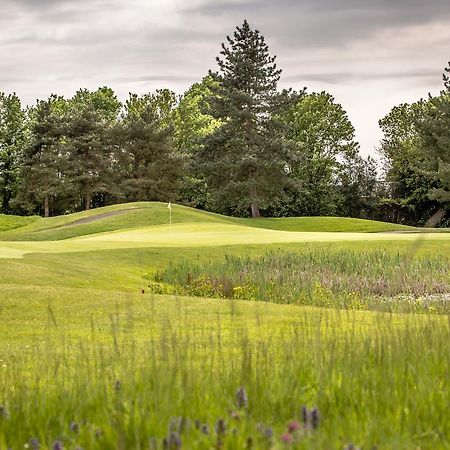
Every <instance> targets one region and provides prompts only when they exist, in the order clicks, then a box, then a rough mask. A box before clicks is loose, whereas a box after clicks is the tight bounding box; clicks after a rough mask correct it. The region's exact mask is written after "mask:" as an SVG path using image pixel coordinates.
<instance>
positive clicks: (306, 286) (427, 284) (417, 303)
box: [150, 248, 450, 312]
mask: <svg viewBox="0 0 450 450" xmlns="http://www.w3.org/2000/svg"><path fill="white" fill-rule="evenodd" d="M154 281H156V282H157V283H161V282H162V283H164V284H166V285H169V286H172V287H173V288H174V289H175V290H176V291H177V292H179V293H184V294H187V295H195V296H209V297H230V298H243V299H247V300H251V299H254V300H262V301H268V302H274V303H287V304H300V305H314V306H329V307H342V308H354V309H363V308H364V309H371V308H378V309H379V308H381V309H392V308H394V309H395V310H400V311H401V310H403V311H411V310H413V311H414V310H428V311H440V312H448V311H449V307H448V301H446V300H445V296H443V297H442V298H441V299H440V297H439V295H437V296H434V297H433V294H448V293H450V256H449V255H446V254H442V253H441V254H426V255H422V256H421V257H416V258H412V257H411V256H410V255H408V253H407V252H405V251H398V250H397V251H390V250H387V249H376V250H370V251H361V250H349V249H343V250H342V249H341V250H338V251H333V250H330V249H314V248H311V249H307V250H303V251H302V252H289V251H275V252H273V251H272V252H268V253H266V254H264V255H263V256H260V257H248V256H236V255H226V256H225V257H224V258H223V259H222V260H217V259H216V260H212V261H211V262H209V263H204V262H202V263H197V262H195V261H193V260H188V259H185V260H183V261H181V262H176V263H173V264H171V265H169V266H168V267H167V268H166V269H165V270H164V271H162V272H158V273H157V274H156V275H155V277H154ZM163 288H164V285H160V284H150V289H152V290H154V291H155V292H157V291H158V289H163ZM166 288H167V287H166ZM169 289H170V288H169Z"/></svg>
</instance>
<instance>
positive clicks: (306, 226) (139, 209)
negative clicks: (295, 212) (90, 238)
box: [0, 202, 414, 241]
mask: <svg viewBox="0 0 450 450" xmlns="http://www.w3.org/2000/svg"><path fill="white" fill-rule="evenodd" d="M25 219H28V218H25ZM168 222H169V211H168V209H167V204H165V203H158V202H138V203H126V204H121V205H114V206H107V207H104V208H98V209H95V210H91V211H84V212H80V213H75V214H68V215H65V216H58V217H51V218H47V219H43V218H39V219H37V220H36V219H34V220H33V221H30V222H26V221H24V223H23V225H26V224H28V225H27V226H25V227H24V226H22V228H21V229H20V230H11V231H9V232H3V233H1V234H0V240H4V241H5V240H10V241H13V240H20V241H48V240H61V239H68V238H73V237H77V236H85V235H90V234H95V233H105V232H109V231H117V230H125V229H131V228H141V227H148V226H155V225H167V224H168ZM172 222H173V224H175V225H179V224H188V223H189V224H190V223H211V224H213V223H215V224H229V225H240V226H244V227H251V228H262V229H268V230H277V231H294V232H311V231H314V232H384V231H407V230H414V228H413V227H406V226H404V225H397V224H390V223H385V222H376V221H371V220H363V219H351V218H342V217H296V218H279V219H275V218H262V219H257V220H254V219H239V218H233V217H226V216H222V215H220V214H213V213H208V212H205V211H200V210H196V209H193V208H188V207H185V206H180V205H173V207H172ZM0 230H1V228H0Z"/></svg>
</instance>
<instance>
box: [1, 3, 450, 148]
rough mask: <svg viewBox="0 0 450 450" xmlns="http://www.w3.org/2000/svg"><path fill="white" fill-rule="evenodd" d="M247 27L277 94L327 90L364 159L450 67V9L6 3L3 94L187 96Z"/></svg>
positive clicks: (28, 99) (27, 97)
mask: <svg viewBox="0 0 450 450" xmlns="http://www.w3.org/2000/svg"><path fill="white" fill-rule="evenodd" d="M245 18H246V19H247V20H248V21H249V23H250V26H252V27H253V28H257V29H258V30H260V31H261V33H262V34H263V35H264V36H265V37H266V41H267V43H268V44H269V47H270V49H271V52H272V53H273V54H276V55H277V57H278V65H279V67H280V68H282V69H283V74H282V79H281V82H280V86H281V87H293V88H295V89H300V88H302V87H303V86H307V87H308V89H309V91H321V90H326V91H328V92H330V93H332V94H333V95H334V96H335V98H336V100H337V101H338V102H340V103H341V104H342V105H343V106H344V108H345V109H346V110H347V112H348V114H349V116H350V119H351V120H352V122H353V124H354V125H355V127H356V132H357V138H358V140H359V142H360V144H361V151H362V153H363V154H364V155H367V154H371V155H374V156H375V148H376V147H377V146H378V142H379V139H380V131H379V129H378V125H377V122H378V119H379V118H381V117H383V116H384V115H385V114H386V113H388V112H389V110H390V109H391V108H392V107H393V106H394V105H396V104H399V103H401V102H410V101H415V100H418V99H420V98H421V97H425V96H426V95H427V94H428V92H431V93H432V94H437V93H438V92H439V91H440V90H441V88H442V72H443V68H444V67H445V66H446V65H447V61H449V60H450V0H223V1H221V0H216V1H214V0H185V1H182V0H127V1H124V0H0V91H4V92H13V91H15V92H16V93H17V94H18V95H19V96H20V97H21V99H22V101H23V102H24V103H25V104H31V103H34V101H35V100H36V99H37V98H46V97H47V96H48V95H49V94H50V93H58V94H63V95H66V96H71V95H72V94H73V93H74V92H75V91H76V90H77V89H78V88H80V87H86V88H88V89H95V88H97V87H98V86H103V85H108V86H110V87H112V88H113V89H114V90H115V91H116V93H117V94H118V96H119V97H120V98H121V99H125V98H126V97H127V95H128V92H130V91H131V92H136V93H144V92H148V91H153V90H155V89H157V88H163V87H168V88H171V89H173V90H174V91H175V92H177V93H182V92H183V91H184V90H185V89H187V88H188V87H189V86H190V85H191V84H192V83H193V82H195V81H198V80H200V79H201V78H202V77H203V76H204V75H205V74H206V73H207V72H208V69H213V70H215V69H216V63H215V57H216V56H217V55H218V53H219V51H220V44H221V42H223V41H224V40H225V38H226V36H227V35H228V34H232V33H233V30H234V28H235V26H236V25H240V24H241V23H242V21H243V20H244V19H245Z"/></svg>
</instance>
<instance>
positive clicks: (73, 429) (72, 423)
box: [69, 422, 80, 433]
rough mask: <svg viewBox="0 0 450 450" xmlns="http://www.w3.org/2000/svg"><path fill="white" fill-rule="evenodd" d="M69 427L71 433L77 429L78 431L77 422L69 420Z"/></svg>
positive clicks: (76, 431)
mask: <svg viewBox="0 0 450 450" xmlns="http://www.w3.org/2000/svg"><path fill="white" fill-rule="evenodd" d="M69 429H70V431H72V432H73V433H78V431H80V427H79V426H78V424H77V423H76V422H70V425H69Z"/></svg>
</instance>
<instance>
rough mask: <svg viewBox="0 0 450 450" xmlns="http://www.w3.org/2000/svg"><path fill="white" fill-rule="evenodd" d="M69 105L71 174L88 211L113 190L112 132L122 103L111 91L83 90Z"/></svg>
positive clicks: (67, 141)
mask: <svg viewBox="0 0 450 450" xmlns="http://www.w3.org/2000/svg"><path fill="white" fill-rule="evenodd" d="M69 104H70V108H69V110H68V114H67V116H66V117H65V125H66V129H65V132H64V135H65V137H66V147H67V152H68V154H69V160H70V166H69V169H68V172H69V176H70V178H71V180H72V182H73V183H74V184H75V185H76V186H77V187H78V190H79V193H80V195H81V197H82V198H83V200H84V208H85V209H86V210H88V209H90V208H91V206H92V201H93V197H94V195H95V194H105V193H109V192H111V190H112V186H113V182H114V180H113V178H112V177H111V174H112V173H113V170H112V165H113V159H112V158H111V155H112V153H113V143H112V140H111V131H112V129H113V127H114V125H115V123H116V120H117V116H118V113H119V110H120V108H121V103H120V102H119V100H118V99H117V97H116V95H115V94H114V92H113V91H112V89H110V88H107V87H103V88H99V89H98V90H97V91H95V92H90V91H87V90H80V91H78V92H77V93H76V94H75V96H74V97H73V98H72V99H71V100H70V102H69Z"/></svg>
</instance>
